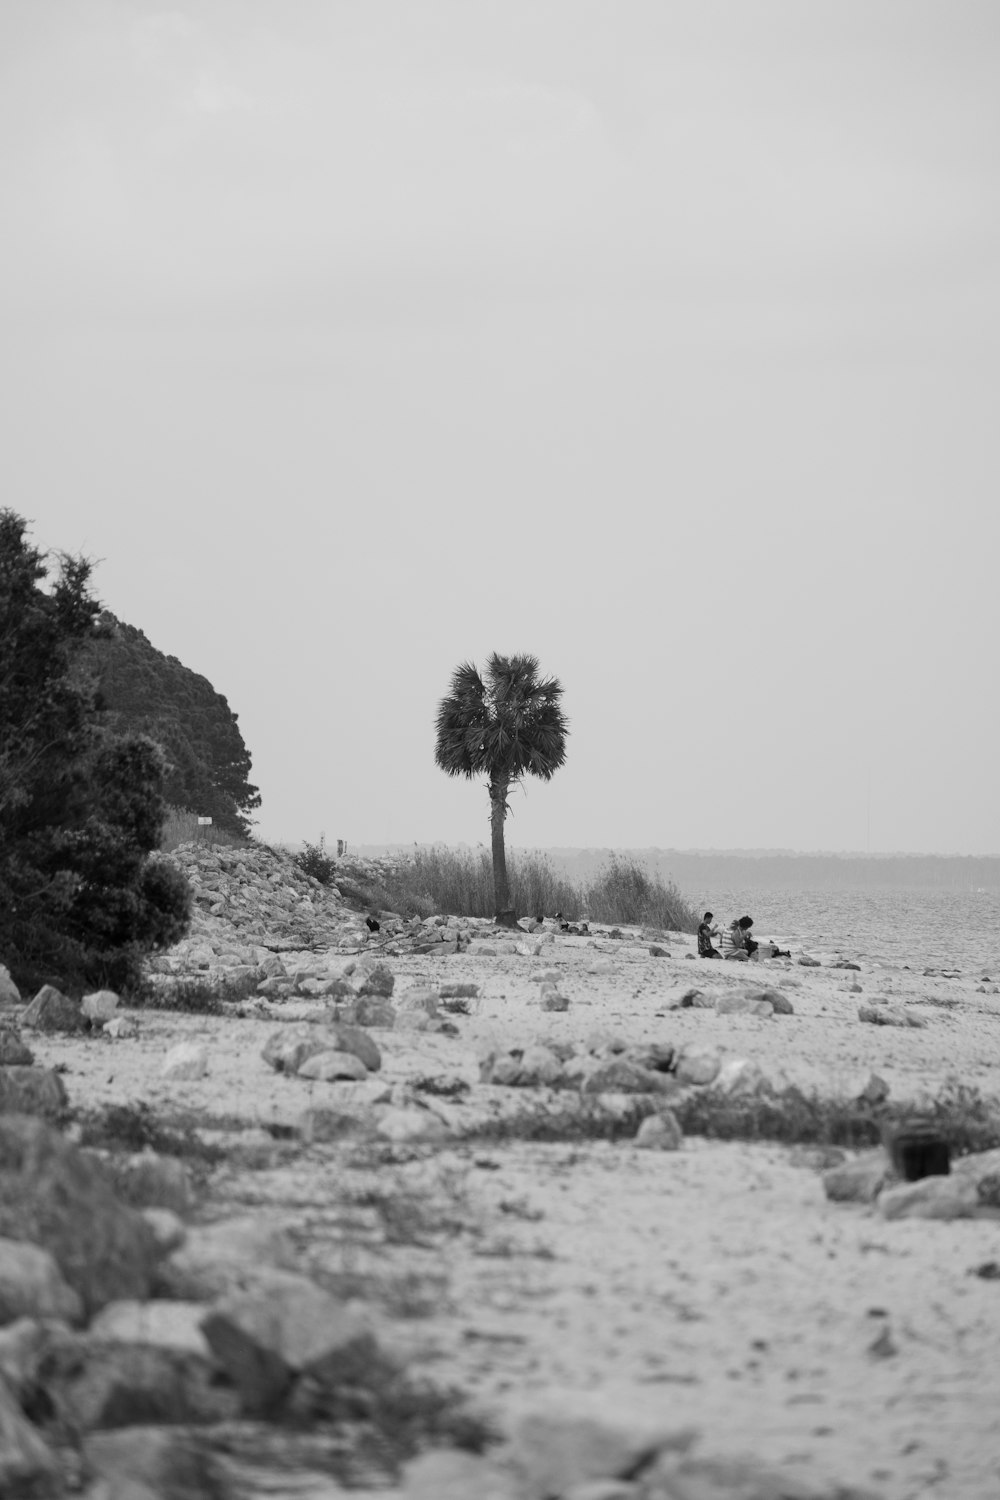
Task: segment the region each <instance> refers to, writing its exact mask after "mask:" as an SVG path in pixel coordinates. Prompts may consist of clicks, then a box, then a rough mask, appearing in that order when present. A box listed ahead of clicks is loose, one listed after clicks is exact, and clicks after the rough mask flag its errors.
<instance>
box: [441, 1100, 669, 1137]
mask: <svg viewBox="0 0 1000 1500" xmlns="http://www.w3.org/2000/svg"><path fill="white" fill-rule="evenodd" d="M662 1105H663V1099H662V1096H660V1095H656V1096H655V1097H654V1096H653V1095H650V1094H636V1095H635V1098H634V1100H630V1101H629V1105H628V1108H627V1109H625V1110H615V1111H614V1112H612V1111H610V1110H608V1109H607V1108H606V1106H604V1105H603V1104H601V1102H600V1099H599V1096H597V1095H594V1096H592V1097H587V1096H578V1095H575V1096H574V1097H573V1098H572V1100H571V1101H570V1102H569V1103H567V1104H565V1105H545V1104H531V1103H527V1104H526V1105H525V1107H524V1108H523V1109H519V1110H518V1112H517V1114H516V1115H511V1116H510V1117H508V1118H507V1119H499V1120H485V1121H483V1122H482V1123H480V1124H478V1125H473V1126H472V1127H471V1129H470V1131H469V1133H468V1136H467V1139H469V1140H476V1141H494V1142H497V1143H499V1142H502V1141H620V1140H631V1139H632V1137H633V1136H634V1135H635V1133H636V1131H637V1130H638V1129H639V1126H640V1125H641V1124H642V1122H643V1120H645V1119H646V1117H647V1116H648V1115H654V1114H656V1113H658V1111H659V1109H660V1108H661V1107H662Z"/></svg>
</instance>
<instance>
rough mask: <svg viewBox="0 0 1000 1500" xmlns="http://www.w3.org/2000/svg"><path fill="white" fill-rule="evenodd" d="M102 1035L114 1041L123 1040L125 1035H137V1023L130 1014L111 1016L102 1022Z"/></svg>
mask: <svg viewBox="0 0 1000 1500" xmlns="http://www.w3.org/2000/svg"><path fill="white" fill-rule="evenodd" d="M104 1035H105V1036H110V1037H112V1038H114V1040H115V1041H119V1042H120V1041H125V1039H126V1038H127V1037H133V1036H138V1035H139V1025H138V1022H136V1021H133V1020H132V1018H131V1016H112V1018H111V1020H110V1021H105V1023H104Z"/></svg>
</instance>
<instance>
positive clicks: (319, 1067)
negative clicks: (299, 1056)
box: [298, 1051, 368, 1083]
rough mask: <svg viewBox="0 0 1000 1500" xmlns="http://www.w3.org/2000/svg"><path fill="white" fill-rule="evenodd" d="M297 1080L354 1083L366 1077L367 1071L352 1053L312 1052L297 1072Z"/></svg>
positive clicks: (358, 1058)
mask: <svg viewBox="0 0 1000 1500" xmlns="http://www.w3.org/2000/svg"><path fill="white" fill-rule="evenodd" d="M298 1077H299V1078H316V1079H319V1080H320V1081H321V1082H323V1083H333V1082H335V1081H337V1080H346V1081H351V1080H353V1081H355V1082H360V1081H361V1080H363V1079H365V1078H367V1077H368V1069H367V1068H366V1067H365V1065H364V1063H363V1062H362V1061H361V1059H360V1057H355V1055H354V1053H353V1052H340V1051H330V1052H314V1053H313V1055H312V1056H311V1057H307V1058H306V1060H305V1062H304V1063H303V1064H302V1065H301V1067H300V1068H299V1071H298Z"/></svg>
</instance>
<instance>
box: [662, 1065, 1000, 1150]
mask: <svg viewBox="0 0 1000 1500" xmlns="http://www.w3.org/2000/svg"><path fill="white" fill-rule="evenodd" d="M671 1108H672V1110H673V1112H674V1114H675V1115H676V1117H677V1119H678V1122H679V1123H680V1126H681V1129H682V1130H683V1131H684V1133H685V1135H701V1136H706V1137H707V1138H708V1139H710V1140H720V1141H780V1142H782V1143H783V1144H785V1145H796V1146H797V1145H802V1146H846V1147H849V1148H851V1149H854V1150H859V1149H862V1148H864V1147H868V1146H878V1145H880V1144H881V1142H882V1140H883V1135H884V1132H885V1131H886V1129H888V1128H891V1127H893V1126H896V1125H901V1124H903V1123H904V1122H905V1121H907V1120H911V1119H913V1117H914V1115H915V1114H917V1113H919V1117H920V1119H921V1120H927V1121H928V1122H929V1123H931V1124H933V1125H935V1126H936V1127H937V1128H938V1129H939V1130H941V1131H942V1133H943V1134H944V1135H946V1136H947V1139H948V1141H949V1144H950V1145H951V1149H952V1152H953V1153H954V1154H955V1155H956V1156H963V1155H966V1154H967V1153H969V1152H974V1151H989V1150H992V1148H993V1147H995V1146H1000V1104H998V1103H997V1101H996V1100H991V1099H986V1098H984V1097H983V1096H982V1094H980V1092H979V1090H978V1089H975V1088H968V1087H966V1086H965V1085H964V1084H962V1083H959V1082H957V1081H952V1080H950V1081H949V1082H947V1083H946V1084H945V1086H944V1088H943V1089H942V1091H941V1093H940V1094H939V1095H938V1097H937V1098H936V1099H935V1100H934V1101H933V1103H932V1104H930V1105H929V1106H928V1107H926V1108H921V1109H920V1110H919V1112H918V1111H916V1110H915V1109H914V1108H913V1106H912V1105H907V1104H903V1103H899V1102H895V1101H891V1100H886V1101H885V1102H884V1103H882V1104H868V1103H865V1102H864V1101H862V1100H857V1099H843V1098H824V1097H821V1096H820V1095H818V1094H816V1093H810V1094H807V1093H805V1092H803V1091H802V1090H801V1089H798V1088H788V1089H785V1090H783V1091H782V1092H781V1093H780V1094H725V1093H722V1092H721V1091H720V1090H718V1089H713V1088H704V1089H697V1090H693V1091H692V1092H691V1093H690V1094H688V1095H687V1096H686V1097H685V1098H683V1099H679V1100H678V1101H676V1103H672V1104H671Z"/></svg>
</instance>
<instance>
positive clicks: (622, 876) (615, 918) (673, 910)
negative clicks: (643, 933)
mask: <svg viewBox="0 0 1000 1500" xmlns="http://www.w3.org/2000/svg"><path fill="white" fill-rule="evenodd" d="M585 904H586V910H587V915H588V920H590V921H591V922H606V923H609V924H614V923H617V922H624V923H625V924H626V925H627V926H629V927H655V928H656V929H658V930H659V931H660V932H697V930H698V922H699V920H700V918H699V916H698V914H697V913H696V912H695V911H694V909H693V907H692V906H691V905H690V904H689V903H688V902H687V901H685V900H684V897H683V896H682V895H681V893H680V891H679V890H678V889H677V887H676V886H675V885H674V883H673V881H665V880H664V879H663V876H662V875H660V874H650V872H649V870H647V869H646V867H645V866H644V865H640V864H639V862H638V861H637V860H635V859H633V858H631V857H629V858H625V857H624V856H622V855H618V854H613V855H612V856H611V859H610V861H609V862H608V864H607V865H605V866H604V868H603V869H602V870H601V871H600V872H599V873H598V874H597V875H596V876H595V877H594V879H593V880H591V881H590V882H589V884H588V885H587V887H586V890H585Z"/></svg>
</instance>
